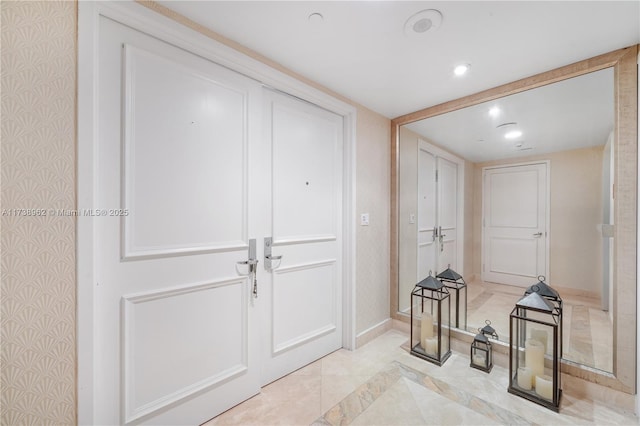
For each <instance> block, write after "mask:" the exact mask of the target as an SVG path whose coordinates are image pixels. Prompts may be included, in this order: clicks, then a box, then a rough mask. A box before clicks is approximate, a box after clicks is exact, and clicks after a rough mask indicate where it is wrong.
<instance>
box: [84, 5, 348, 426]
mask: <svg viewBox="0 0 640 426" xmlns="http://www.w3.org/2000/svg"><path fill="white" fill-rule="evenodd" d="M151 7H153V5H151V6H148V7H147V6H145V5H143V4H140V3H137V2H80V3H79V4H78V68H77V73H78V74H77V82H78V86H77V87H78V92H77V102H78V107H77V138H78V142H77V175H76V176H77V177H76V179H77V208H78V210H79V211H81V210H80V209H92V208H94V207H95V206H96V204H95V196H96V185H95V177H96V176H95V170H96V166H97V157H96V151H95V147H94V143H93V142H94V140H96V139H97V136H98V133H97V129H96V124H97V116H98V114H97V111H98V104H97V96H96V85H97V74H98V71H99V67H98V52H99V50H98V35H99V34H98V30H99V20H100V17H101V16H104V17H106V18H109V19H113V20H116V21H118V22H121V23H123V24H125V25H128V26H130V27H132V28H135V29H137V30H140V31H142V32H144V33H146V34H149V35H151V36H153V37H156V38H158V39H161V40H163V41H165V42H168V43H170V44H172V45H175V46H177V47H179V48H182V49H185V50H187V51H189V52H192V53H194V54H196V55H199V56H201V57H203V58H205V59H207V60H210V61H212V62H215V63H217V64H219V65H222V66H224V67H226V68H229V69H231V70H233V71H235V72H237V73H240V74H243V75H245V76H247V77H249V78H252V79H254V80H256V81H258V82H260V83H262V84H264V85H267V86H269V87H272V88H275V89H277V90H280V91H282V92H285V93H288V94H290V95H293V96H296V97H298V98H300V99H303V100H306V101H308V102H311V103H313V104H315V105H317V106H320V107H322V108H324V109H327V110H329V111H331V112H334V113H336V114H338V115H340V116H342V117H343V120H344V145H343V150H344V151H343V172H344V174H343V211H342V214H343V220H342V226H343V250H342V253H343V262H342V265H343V280H342V289H343V297H342V300H343V305H342V310H343V315H342V324H343V327H342V328H343V336H342V345H343V347H344V348H346V349H355V347H356V332H355V327H356V317H355V315H356V309H355V302H356V269H355V264H356V262H355V254H356V227H355V221H353V220H352V218H353V217H355V212H356V175H355V173H356V118H357V110H356V107H355V106H354V105H352V104H350V103H348V102H345V101H343V100H340V99H337V98H335V97H334V96H332V95H330V94H328V93H326V92H324V91H322V90H319V89H317V88H315V87H312V86H311V85H309V84H307V83H305V82H302V81H300V80H298V79H296V78H294V77H292V76H291V75H289V74H287V73H286V72H283V71H280V70H278V69H276V68H274V67H273V66H270V65H268V64H267V63H265V62H263V61H261V60H260V59H255V58H254V57H251V56H250V54H247V53H243V52H241V51H239V50H236V49H234V48H233V47H231V46H229V45H227V44H224V43H222V42H220V41H218V40H216V39H214V38H212V37H210V36H208V35H206V34H205V32H204V31H203V30H202V28H201V27H198V26H197V25H195V24H194V25H193V27H192V28H190V27H189V26H187V25H185V24H183V23H180V22H178V21H177V20H176V19H174V18H172V17H170V16H169V14H167V15H164V14H162V13H159V12H158V11H155V10H152V9H151ZM169 12H170V11H169ZM192 24H193V23H192ZM199 31H202V32H199ZM253 53H255V56H256V57H257V58H262V59H263V60H264V59H266V58H263V57H262V56H260V55H259V54H258V53H257V52H253ZM95 227H96V222H95V221H94V219H93V218H91V217H83V216H78V220H77V225H76V236H77V237H76V238H77V240H76V259H77V263H76V268H77V271H76V272H77V313H76V314H77V315H76V318H77V320H76V331H77V363H78V364H77V391H78V400H77V404H78V417H77V419H78V423H79V424H92V423H94V422H93V419H94V412H95V410H96V404H95V403H96V401H95V399H96V396H95V392H94V390H95V387H96V386H99V383H96V381H95V376H94V371H95V367H96V366H95V356H96V351H95V344H96V340H95V337H96V336H95V333H94V331H95V324H94V321H93V319H94V309H93V307H94V303H95V300H94V290H93V289H94V286H97V285H98V283H97V277H98V275H97V271H96V256H97V254H98V247H97V246H96V244H97V241H96V239H95Z"/></svg>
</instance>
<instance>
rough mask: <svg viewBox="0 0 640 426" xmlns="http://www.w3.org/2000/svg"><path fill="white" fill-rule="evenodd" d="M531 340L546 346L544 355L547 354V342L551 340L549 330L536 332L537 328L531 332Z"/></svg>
mask: <svg viewBox="0 0 640 426" xmlns="http://www.w3.org/2000/svg"><path fill="white" fill-rule="evenodd" d="M531 338H532V339H533V340H537V341H538V342H540V343H542V344H543V345H544V353H545V354H546V353H547V340H548V339H549V334H548V333H547V330H536V329H535V328H534V329H532V330H531Z"/></svg>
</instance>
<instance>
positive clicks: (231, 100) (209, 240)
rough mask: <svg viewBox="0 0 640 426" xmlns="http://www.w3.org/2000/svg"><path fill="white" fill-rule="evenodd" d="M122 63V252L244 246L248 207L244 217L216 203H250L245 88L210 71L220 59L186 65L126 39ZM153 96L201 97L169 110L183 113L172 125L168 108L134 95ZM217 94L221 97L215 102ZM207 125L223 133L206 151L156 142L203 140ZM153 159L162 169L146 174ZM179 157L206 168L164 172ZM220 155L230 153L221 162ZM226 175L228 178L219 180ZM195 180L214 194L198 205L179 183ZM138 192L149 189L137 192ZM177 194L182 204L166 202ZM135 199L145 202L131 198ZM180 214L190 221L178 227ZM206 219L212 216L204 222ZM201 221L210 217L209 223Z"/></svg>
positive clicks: (145, 254) (157, 253)
mask: <svg viewBox="0 0 640 426" xmlns="http://www.w3.org/2000/svg"><path fill="white" fill-rule="evenodd" d="M198 67H199V68H200V69H198ZM122 68H123V73H122V76H123V77H122V78H123V80H122V85H123V87H124V93H123V108H122V126H123V131H122V140H123V142H122V144H123V146H122V160H121V162H122V165H123V166H122V168H121V176H120V179H121V192H122V200H121V203H122V204H121V205H122V210H123V211H125V212H126V214H125V215H123V216H122V218H121V219H122V227H121V232H122V242H123V243H122V257H123V259H126V260H131V259H136V258H150V257H169V256H176V255H178V256H180V255H185V254H193V253H200V252H202V253H207V252H216V251H224V250H226V249H239V248H242V247H243V246H244V245H245V244H244V241H246V240H247V235H248V222H247V221H248V218H247V215H246V213H243V215H242V216H240V217H235V216H233V215H229V214H224V212H223V211H222V210H221V209H220V208H219V205H220V204H224V205H227V206H232V207H234V208H238V209H240V210H241V211H243V212H246V206H247V205H248V192H247V191H248V187H247V176H248V167H249V166H248V156H247V152H248V137H249V135H248V123H247V119H248V114H249V110H248V102H249V99H248V98H249V93H248V91H246V90H239V89H238V88H235V87H233V86H232V85H231V84H228V82H226V81H225V77H224V76H222V75H216V77H215V79H214V78H212V76H211V74H212V72H215V71H216V68H218V66H217V65H215V64H207V65H206V66H203V65H202V64H197V65H196V64H183V63H180V62H178V61H177V60H175V59H173V58H171V59H170V58H168V57H165V56H163V55H160V54H158V53H156V52H154V51H152V50H147V49H144V48H141V47H138V46H134V45H132V44H129V43H125V44H124V45H123V59H122ZM207 71H208V74H207V73H206V72H207ZM233 77H235V76H233ZM152 80H153V81H152ZM149 96H152V97H156V98H165V99H166V98H173V99H177V100H183V99H184V98H185V97H189V96H191V97H193V96H198V97H199V98H198V100H199V102H198V103H195V105H192V104H191V103H189V102H185V103H184V104H183V105H180V106H181V107H180V108H176V110H174V111H172V114H171V115H172V116H178V117H177V121H178V122H180V123H181V124H182V126H181V127H180V128H175V127H174V126H169V124H168V123H169V120H168V118H169V117H163V116H162V115H163V114H166V112H164V111H163V110H162V108H155V107H152V108H149V106H148V105H145V106H143V107H140V106H139V102H137V101H139V100H140V99H147V98H148V97H149ZM190 99H191V98H190ZM213 99H215V102H216V104H215V105H210V104H211V103H212V100H213ZM201 103H208V104H209V107H208V108H202V107H201V105H200V104H201ZM153 104H155V103H153ZM158 104H161V102H158ZM223 105H224V108H229V109H230V110H232V111H236V112H239V114H237V115H238V116H239V117H241V118H240V119H236V120H232V119H231V118H230V115H231V114H225V115H223V114H221V113H220V109H221V108H222V107H223ZM172 118H174V117H172ZM213 129H215V132H212V130H213ZM206 132H209V134H211V133H213V134H216V135H217V134H222V135H223V136H220V138H218V139H217V141H216V140H215V139H214V140H213V142H214V143H209V144H207V146H208V148H207V150H208V153H209V154H210V155H209V156H208V158H207V157H202V155H198V156H193V155H192V156H189V153H190V150H189V147H188V146H186V147H185V146H183V145H182V144H176V146H175V147H173V149H169V148H166V149H165V150H166V151H167V152H163V151H162V150H159V149H158V146H157V145H156V144H155V141H156V140H158V139H160V138H162V137H165V135H167V134H168V135H169V137H175V138H178V137H182V135H185V139H186V140H188V139H189V138H192V139H194V141H198V142H203V141H204V138H205V137H204V136H203V135H204V134H205V133H206ZM203 145H204V144H203ZM150 158H152V159H153V167H158V163H160V164H161V165H160V167H159V168H160V169H163V171H164V173H160V174H158V173H155V174H154V173H153V172H152V174H151V175H147V174H146V171H147V168H148V167H150V164H149V163H150V162H151V161H149V159H150ZM178 158H181V161H189V162H191V163H198V162H199V164H200V165H201V166H202V167H193V168H192V170H193V176H182V175H181V174H178V175H176V174H171V173H167V172H166V171H168V170H171V168H172V166H173V165H174V163H175V162H176V161H177V160H176V159H178ZM216 158H224V159H225V160H224V161H223V162H222V161H216ZM229 173H234V174H235V176H234V179H221V178H220V177H221V175H225V174H229ZM225 176H226V175H225ZM226 177H227V178H228V176H226ZM223 180H224V182H225V184H224V185H220V184H219V183H220V181H223ZM194 184H195V185H200V186H201V187H202V190H203V192H204V191H205V190H206V191H207V192H208V193H209V197H206V198H203V199H201V200H200V201H199V203H198V204H197V205H188V204H186V202H187V201H189V200H183V202H180V197H181V194H183V191H182V186H187V185H190V186H193V185H194ZM231 185H234V187H233V188H231ZM140 193H142V194H144V196H143V197H141V196H139V194H140ZM176 197H177V198H178V200H177V201H178V203H177V204H179V206H174V205H172V204H169V203H167V202H166V200H167V198H176ZM136 199H141V200H144V201H143V202H138V203H137V204H134V203H135V200H136ZM175 215H189V219H190V220H185V221H182V222H181V223H180V224H179V226H178V229H175V228H176V226H175V225H174V226H173V227H166V226H165V224H166V223H167V222H168V221H169V220H170V218H171V217H172V216H175ZM208 218H212V220H210V221H209V222H207V221H206V220H207V219H208ZM194 222H195V223H199V224H201V225H200V226H199V227H198V229H194V227H193V226H192V223H194ZM204 223H208V226H207V227H206V228H205V229H203V226H202V225H203V224H204Z"/></svg>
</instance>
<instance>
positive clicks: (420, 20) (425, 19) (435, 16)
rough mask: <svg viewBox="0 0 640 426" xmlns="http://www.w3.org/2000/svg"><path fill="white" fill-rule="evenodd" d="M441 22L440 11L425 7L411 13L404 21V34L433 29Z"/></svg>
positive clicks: (418, 33) (411, 34)
mask: <svg viewBox="0 0 640 426" xmlns="http://www.w3.org/2000/svg"><path fill="white" fill-rule="evenodd" d="M441 23H442V13H440V11H438V10H435V9H425V10H421V11H420V12H418V13H416V14H414V15H412V16H411V17H409V19H407V22H405V23H404V35H406V36H408V37H409V36H416V35H422V34H424V33H426V32H429V31H434V30H436V29H438V27H440V24H441Z"/></svg>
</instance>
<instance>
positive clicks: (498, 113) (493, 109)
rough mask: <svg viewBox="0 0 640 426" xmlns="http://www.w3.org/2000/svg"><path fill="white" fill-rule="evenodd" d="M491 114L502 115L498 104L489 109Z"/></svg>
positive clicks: (494, 115) (492, 115)
mask: <svg viewBox="0 0 640 426" xmlns="http://www.w3.org/2000/svg"><path fill="white" fill-rule="evenodd" d="M489 115H490V116H491V117H497V116H499V115H500V108H498V107H497V106H494V107H492V108H491V109H490V110H489Z"/></svg>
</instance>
